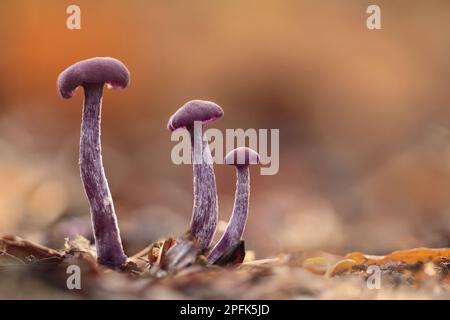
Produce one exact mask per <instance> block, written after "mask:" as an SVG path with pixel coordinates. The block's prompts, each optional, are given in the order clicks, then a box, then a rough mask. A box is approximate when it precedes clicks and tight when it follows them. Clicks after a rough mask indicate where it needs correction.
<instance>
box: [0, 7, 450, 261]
mask: <svg viewBox="0 0 450 320" xmlns="http://www.w3.org/2000/svg"><path fill="white" fill-rule="evenodd" d="M70 4H77V5H79V6H80V8H81V30H68V29H67V28H66V19H67V17H68V15H67V14H66V8H67V6H68V5H70ZM369 4H371V3H369V2H367V1H345V2H344V1H337V0H335V1H312V0H311V1H299V0H283V1H275V0H273V1H247V0H244V1H206V0H202V1H197V0H191V1H170V2H169V1H162V0H158V1H156V0H152V1H143V0H141V1H139V0H133V1H82V0H78V1H76V3H74V2H73V1H61V0H48V1H31V0H30V1H24V0H20V1H12V0H3V1H1V2H0V40H1V50H0V74H1V79H0V81H1V82H0V233H12V234H17V235H20V236H23V237H26V238H29V239H32V240H35V241H39V242H43V243H46V244H48V245H51V246H54V247H61V246H62V245H63V243H64V237H67V236H72V235H73V234H76V233H82V234H85V235H86V236H89V235H90V232H91V231H90V226H89V207H88V204H87V201H86V199H85V196H84V192H83V189H82V185H81V181H80V179H79V169H78V164H77V162H78V143H79V127H80V123H81V105H82V99H83V97H82V94H81V92H77V94H76V95H75V97H74V98H73V99H71V100H67V101H64V100H62V99H61V98H60V97H59V96H58V94H57V90H56V78H57V76H58V74H59V73H60V72H61V71H62V70H63V69H65V68H66V67H67V66H69V65H71V64H72V63H74V62H76V61H79V60H82V59H86V58H90V57H94V56H111V57H115V58H118V59H120V60H121V61H123V62H124V63H125V64H126V65H127V67H128V68H129V70H130V72H131V78H132V79H131V84H130V86H129V88H127V89H125V90H117V91H111V90H108V91H105V95H104V101H103V103H104V108H103V121H102V142H103V160H104V163H105V168H106V174H107V177H108V181H109V183H110V187H111V190H112V194H113V197H114V201H115V205H116V209H117V212H118V214H119V221H120V227H121V230H122V238H123V241H124V244H125V247H126V251H127V253H129V254H132V253H135V252H136V251H138V250H140V249H142V248H143V247H144V246H145V245H147V244H149V243H150V242H151V241H153V240H156V239H158V238H160V237H164V236H176V235H179V234H181V233H182V232H183V231H184V230H185V229H186V228H187V226H188V224H189V219H190V214H191V208H192V172H191V170H192V169H191V167H190V166H188V165H184V166H176V165H174V164H172V162H171V160H170V152H171V148H172V147H173V145H174V143H173V142H171V141H170V134H169V132H168V131H167V129H166V124H167V121H168V119H169V117H170V115H171V114H172V113H173V112H174V111H175V110H176V109H177V108H178V107H180V106H181V105H182V104H183V103H185V102H186V101H188V100H191V99H206V100H212V101H215V102H217V103H218V104H220V105H221V106H222V107H223V109H224V111H225V116H224V118H222V119H221V120H220V121H217V122H215V123H214V124H212V125H211V127H215V128H219V129H221V130H225V129H226V128H244V129H245V128H256V129H259V128H267V129H270V128H279V129H280V170H279V173H278V174H277V175H274V176H261V175H259V170H258V169H252V195H251V208H250V217H249V221H248V225H247V229H246V233H245V239H246V244H247V249H250V250H254V251H255V254H256V257H258V258H264V257H267V256H272V255H275V254H277V253H279V252H290V251H298V250H309V249H321V250H326V251H331V252H336V253H345V252H348V251H354V250H362V251H365V252H367V253H386V252H387V251H390V250H395V249H401V248H410V247H417V246H436V247H444V246H450V197H449V195H450V131H449V129H450V108H449V104H450V90H449V85H448V84H449V80H450V59H449V57H450V43H449V39H450V2H448V1H444V0H442V1H427V2H425V1H406V0H405V1H395V2H393V1H377V4H378V5H379V6H380V7H381V13H382V30H373V31H371V30H368V29H367V28H366V18H367V16H368V15H367V14H366V8H367V6H368V5H369ZM216 177H217V183H218V191H219V204H220V216H221V219H222V220H224V221H227V220H228V217H229V215H230V213H231V210H232V206H233V197H234V185H235V173H234V170H233V168H230V167H227V166H216Z"/></svg>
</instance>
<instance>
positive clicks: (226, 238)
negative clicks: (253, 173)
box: [208, 147, 259, 264]
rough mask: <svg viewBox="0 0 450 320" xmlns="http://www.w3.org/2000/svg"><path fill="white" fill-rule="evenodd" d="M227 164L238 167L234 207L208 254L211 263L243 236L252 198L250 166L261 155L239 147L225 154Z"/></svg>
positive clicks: (256, 161)
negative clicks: (220, 235) (226, 223)
mask: <svg viewBox="0 0 450 320" xmlns="http://www.w3.org/2000/svg"><path fill="white" fill-rule="evenodd" d="M224 161H225V164H228V165H234V166H236V168H237V172H236V173H237V182H236V194H235V198H234V208H233V213H232V215H231V218H230V221H229V222H228V225H227V228H226V229H225V232H224V233H223V235H222V237H221V238H220V240H219V241H218V242H217V244H216V245H215V246H214V248H213V249H212V250H211V253H210V254H209V256H208V262H209V263H212V264H213V263H215V262H216V261H217V260H218V259H219V258H220V257H221V256H222V255H223V254H224V253H225V252H227V250H228V249H229V248H230V247H232V246H234V245H236V244H237V243H238V242H239V241H240V240H241V238H242V234H243V233H244V229H245V224H246V222H247V216H248V203H249V198H250V172H249V168H248V166H249V165H251V164H258V163H259V155H258V153H257V152H256V151H253V150H252V149H250V148H245V147H241V148H237V149H234V150H232V151H230V152H229V153H228V154H227V155H226V156H225V160H224Z"/></svg>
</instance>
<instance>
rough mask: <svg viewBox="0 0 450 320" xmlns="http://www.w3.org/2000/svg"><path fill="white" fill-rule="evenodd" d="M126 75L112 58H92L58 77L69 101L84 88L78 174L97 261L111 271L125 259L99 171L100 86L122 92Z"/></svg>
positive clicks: (127, 75)
mask: <svg viewBox="0 0 450 320" xmlns="http://www.w3.org/2000/svg"><path fill="white" fill-rule="evenodd" d="M129 78H130V74H129V72H128V70H127V68H126V67H125V65H124V64H123V63H122V62H120V61H119V60H116V59H113V58H92V59H88V60H84V61H80V62H78V63H75V64H73V65H72V66H70V67H69V68H67V69H66V70H64V71H63V72H62V73H61V74H60V75H59V77H58V89H59V93H60V94H61V96H62V97H63V98H65V99H69V98H71V97H72V96H73V94H74V92H75V90H76V89H77V87H78V86H82V87H83V88H84V107H83V118H82V124H81V138H80V159H79V164H80V171H81V179H82V181H83V185H84V190H85V192H86V196H87V198H88V200H89V204H90V207H91V215H92V225H93V228H94V237H95V245H96V248H97V257H98V261H99V263H100V264H102V265H106V266H109V267H112V268H120V267H123V266H124V265H125V264H126V263H127V259H128V258H127V256H126V255H125V253H124V251H123V247H122V240H121V238H120V231H119V227H118V225H117V217H116V213H115V210H114V204H113V200H112V197H111V192H110V191H109V187H108V182H107V180H106V176H105V171H104V169H103V162H102V155H101V142H100V119H101V107H102V94H103V85H104V84H105V83H106V84H107V85H109V86H111V87H114V88H125V87H126V86H127V85H128V82H129Z"/></svg>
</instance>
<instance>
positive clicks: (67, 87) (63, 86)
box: [58, 57, 130, 99]
mask: <svg viewBox="0 0 450 320" xmlns="http://www.w3.org/2000/svg"><path fill="white" fill-rule="evenodd" d="M129 81H130V73H129V72H128V69H127V67H125V65H124V64H123V63H122V62H120V61H119V60H117V59H114V58H108V57H105V58H101V57H98V58H92V59H87V60H83V61H80V62H77V63H75V64H73V65H71V66H70V67H68V68H67V69H66V70H64V71H63V72H61V74H60V75H59V77H58V89H59V93H60V94H61V96H62V97H63V98H65V99H69V98H71V97H72V96H73V94H74V92H75V89H76V88H77V87H78V86H86V85H89V84H103V83H106V84H108V85H111V86H112V87H119V88H125V87H126V86H127V85H128V82H129Z"/></svg>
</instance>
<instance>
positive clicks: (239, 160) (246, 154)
mask: <svg viewBox="0 0 450 320" xmlns="http://www.w3.org/2000/svg"><path fill="white" fill-rule="evenodd" d="M224 163H225V164H228V165H233V166H237V167H246V166H248V165H251V164H258V163H259V154H258V152H256V151H254V150H253V149H250V148H246V147H240V148H236V149H233V150H231V151H230V152H228V153H227V155H226V156H225V159H224Z"/></svg>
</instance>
